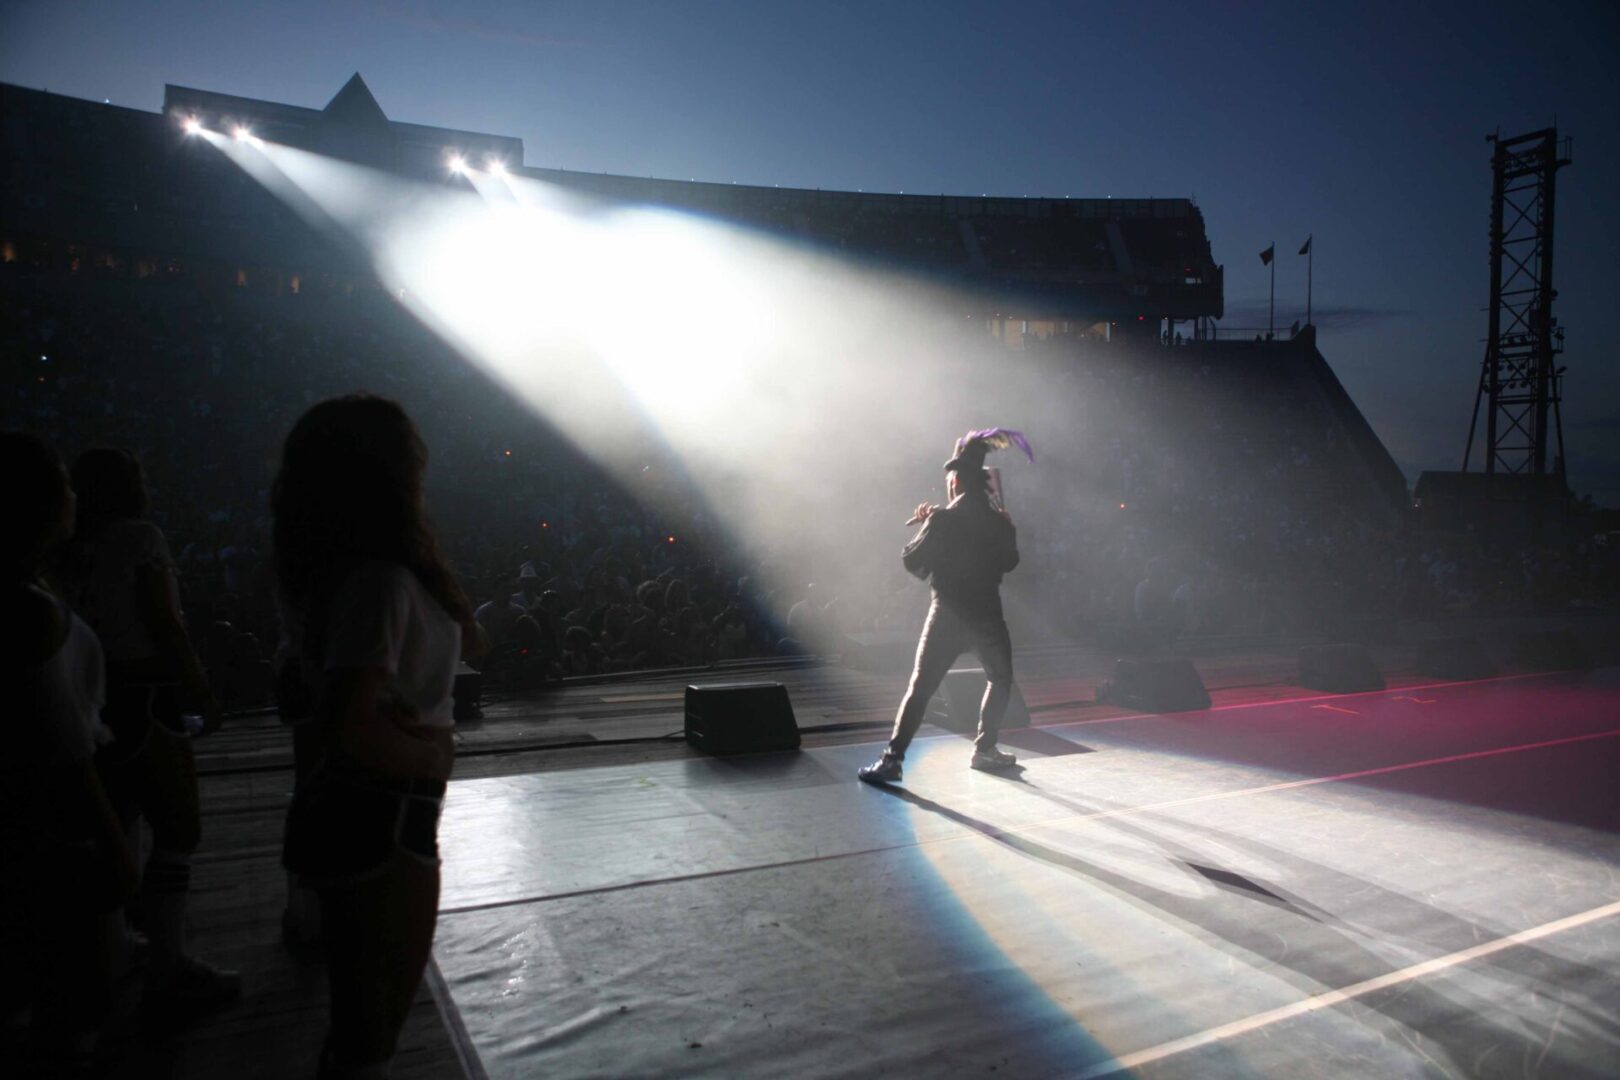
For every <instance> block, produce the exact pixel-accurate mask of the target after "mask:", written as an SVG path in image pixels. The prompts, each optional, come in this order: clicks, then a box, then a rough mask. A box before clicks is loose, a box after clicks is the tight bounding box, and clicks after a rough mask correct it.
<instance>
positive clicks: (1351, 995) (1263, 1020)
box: [1075, 900, 1620, 1080]
mask: <svg viewBox="0 0 1620 1080" xmlns="http://www.w3.org/2000/svg"><path fill="white" fill-rule="evenodd" d="M1614 915H1620V900H1617V901H1615V902H1614V903H1612V904H1604V905H1603V906H1602V907H1595V908H1592V909H1591V910H1590V911H1583V912H1581V913H1579V914H1577V915H1570V916H1568V917H1567V918H1563V919H1557V920H1555V921H1553V922H1550V923H1543V924H1542V925H1540V926H1534V927H1531V928H1530V929H1528V930H1520V931H1519V932H1518V933H1516V934H1509V935H1507V936H1506V937H1500V938H1497V939H1496V940H1494V941H1486V942H1483V943H1481V944H1479V945H1475V946H1472V947H1471V948H1467V949H1463V950H1461V951H1460V952H1454V953H1448V954H1447V955H1445V956H1437V957H1435V958H1434V959H1433V960H1425V961H1423V962H1422V963H1418V964H1413V965H1411V966H1410V967H1404V968H1401V969H1400V970H1399V971H1391V972H1389V973H1388V974H1385V975H1380V976H1378V977H1377V978H1374V979H1367V980H1365V981H1363V982H1358V983H1354V984H1352V985H1350V986H1346V987H1344V988H1343V989H1340V990H1328V991H1326V992H1325V993H1321V994H1313V995H1312V996H1310V997H1308V998H1305V999H1304V1000H1303V1001H1296V1002H1295V1003H1294V1004H1292V1005H1284V1006H1282V1007H1280V1008H1276V1009H1268V1010H1267V1011H1266V1012H1262V1013H1255V1014H1254V1015H1253V1016H1249V1017H1245V1018H1244V1019H1242V1020H1235V1021H1233V1022H1232V1023H1230V1024H1222V1025H1221V1026H1220V1027H1212V1028H1208V1029H1206V1030H1204V1031H1200V1032H1198V1033H1196V1034H1193V1035H1187V1036H1185V1037H1183V1038H1180V1039H1172V1040H1170V1041H1169V1042H1164V1043H1160V1044H1159V1045H1158V1046H1150V1047H1148V1048H1147V1049H1145V1050H1138V1051H1136V1052H1135V1053H1132V1054H1124V1055H1122V1056H1120V1057H1117V1058H1115V1059H1114V1060H1112V1061H1109V1062H1104V1063H1103V1064H1100V1065H1093V1066H1092V1067H1091V1068H1089V1069H1086V1070H1085V1071H1083V1072H1080V1073H1078V1074H1076V1076H1075V1080H1096V1078H1097V1077H1101V1076H1111V1075H1113V1074H1114V1073H1118V1072H1123V1071H1125V1070H1127V1069H1137V1068H1140V1067H1142V1066H1143V1065H1150V1064H1152V1063H1153V1062H1155V1061H1162V1060H1163V1059H1165V1058H1167V1057H1174V1056H1175V1055H1177V1054H1184V1053H1186V1052H1187V1051H1189V1050H1196V1049H1198V1048H1199V1047H1201V1046H1208V1045H1210V1044H1211V1043H1217V1042H1223V1041H1225V1040H1227V1039H1233V1038H1237V1037H1238V1036H1240V1035H1247V1034H1248V1033H1249V1032H1251V1031H1257V1030H1259V1029H1260V1028H1263V1027H1268V1026H1270V1025H1271V1024H1277V1023H1281V1022H1282V1021H1284V1020H1292V1019H1293V1018H1294V1017H1296V1016H1304V1015H1306V1014H1308V1013H1313V1012H1319V1011H1321V1010H1323V1009H1331V1008H1333V1007H1334V1006H1335V1005H1342V1004H1343V1003H1345V1002H1347V1001H1352V1000H1354V999H1356V998H1359V997H1365V996H1366V995H1368V994H1371V993H1375V992H1377V991H1379V990H1385V989H1388V988H1389V987H1391V986H1399V985H1400V984H1402V983H1406V982H1411V981H1412V980H1413V979H1421V978H1424V977H1425V976H1428V975H1433V974H1435V973H1436V972H1440V971H1445V970H1447V969H1448V968H1454V967H1456V966H1458V965H1459V964H1466V963H1468V962H1469V961H1471V960H1478V959H1479V958H1481V957H1484V956H1490V955H1492V954H1493V953H1499V952H1502V951H1503V950H1505V949H1511V948H1513V947H1514V946H1515V945H1524V944H1527V943H1529V942H1532V941H1538V940H1540V939H1541V938H1544V937H1551V936H1552V935H1553V934H1558V933H1562V932H1563V931H1565V930H1573V929H1575V928H1576V927H1579V926H1585V925H1587V924H1588V923H1594V922H1599V921H1601V920H1603V919H1607V918H1610V917H1612V916H1614Z"/></svg>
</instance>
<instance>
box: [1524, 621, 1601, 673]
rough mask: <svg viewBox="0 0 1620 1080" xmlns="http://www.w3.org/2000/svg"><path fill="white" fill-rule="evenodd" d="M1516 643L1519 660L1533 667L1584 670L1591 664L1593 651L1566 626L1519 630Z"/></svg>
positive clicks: (1533, 668)
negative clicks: (1520, 631) (1549, 628)
mask: <svg viewBox="0 0 1620 1080" xmlns="http://www.w3.org/2000/svg"><path fill="white" fill-rule="evenodd" d="M1516 644H1517V647H1516V648H1515V650H1514V652H1515V655H1516V656H1517V657H1518V661H1519V663H1520V664H1522V665H1523V666H1525V667H1527V668H1529V669H1530V670H1531V671H1585V670H1587V669H1588V668H1590V667H1591V666H1592V654H1591V653H1590V652H1588V651H1587V648H1586V646H1585V645H1584V644H1583V643H1582V642H1581V639H1580V638H1578V637H1576V636H1575V631H1573V630H1571V629H1570V628H1569V627H1567V626H1565V627H1561V628H1559V629H1557V630H1531V631H1529V632H1527V633H1523V634H1520V635H1519V639H1518V641H1517V643H1516Z"/></svg>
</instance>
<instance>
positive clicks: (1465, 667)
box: [1417, 637, 1496, 679]
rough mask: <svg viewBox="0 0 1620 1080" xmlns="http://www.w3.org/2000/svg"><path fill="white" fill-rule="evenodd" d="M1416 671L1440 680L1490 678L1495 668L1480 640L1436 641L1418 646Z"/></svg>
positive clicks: (1450, 639) (1463, 638) (1442, 639)
mask: <svg viewBox="0 0 1620 1080" xmlns="http://www.w3.org/2000/svg"><path fill="white" fill-rule="evenodd" d="M1417 670H1418V674H1420V675H1433V676H1435V677H1437V678H1441V679H1488V678H1490V677H1491V676H1492V675H1495V674H1496V665H1495V664H1493V663H1491V657H1490V654H1489V653H1487V652H1486V651H1485V646H1483V645H1481V644H1480V643H1479V640H1478V639H1477V638H1471V637H1452V638H1435V639H1434V640H1433V641H1425V642H1424V643H1423V644H1422V645H1420V646H1419V647H1418V660H1417Z"/></svg>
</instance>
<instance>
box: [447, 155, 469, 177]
mask: <svg viewBox="0 0 1620 1080" xmlns="http://www.w3.org/2000/svg"><path fill="white" fill-rule="evenodd" d="M447 164H448V165H449V167H450V173H451V175H453V176H462V175H464V174H465V173H466V172H467V159H466V158H464V157H462V156H461V155H460V154H451V155H450V160H449V162H448V163H447Z"/></svg>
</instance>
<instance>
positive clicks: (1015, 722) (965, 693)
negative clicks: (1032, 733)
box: [939, 668, 1029, 735]
mask: <svg viewBox="0 0 1620 1080" xmlns="http://www.w3.org/2000/svg"><path fill="white" fill-rule="evenodd" d="M986 685H987V680H986V679H985V677H984V669H983V668H954V669H952V670H951V671H949V672H947V673H946V675H945V682H944V683H943V684H942V685H941V686H940V688H939V692H940V696H942V697H943V698H944V699H945V722H944V724H942V725H941V726H942V727H945V728H947V729H948V730H950V731H954V732H957V733H958V734H961V735H971V734H973V733H974V732H976V731H978V730H979V703H980V702H982V701H983V700H984V688H985V686H986ZM1026 727H1029V706H1027V705H1025V704H1024V692H1023V691H1022V690H1020V689H1018V683H1016V682H1014V683H1013V686H1012V694H1011V696H1010V697H1009V698H1008V699H1007V714H1006V715H1005V716H1004V717H1002V719H1001V730H1002V731H1012V730H1013V729H1015V728H1026Z"/></svg>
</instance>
